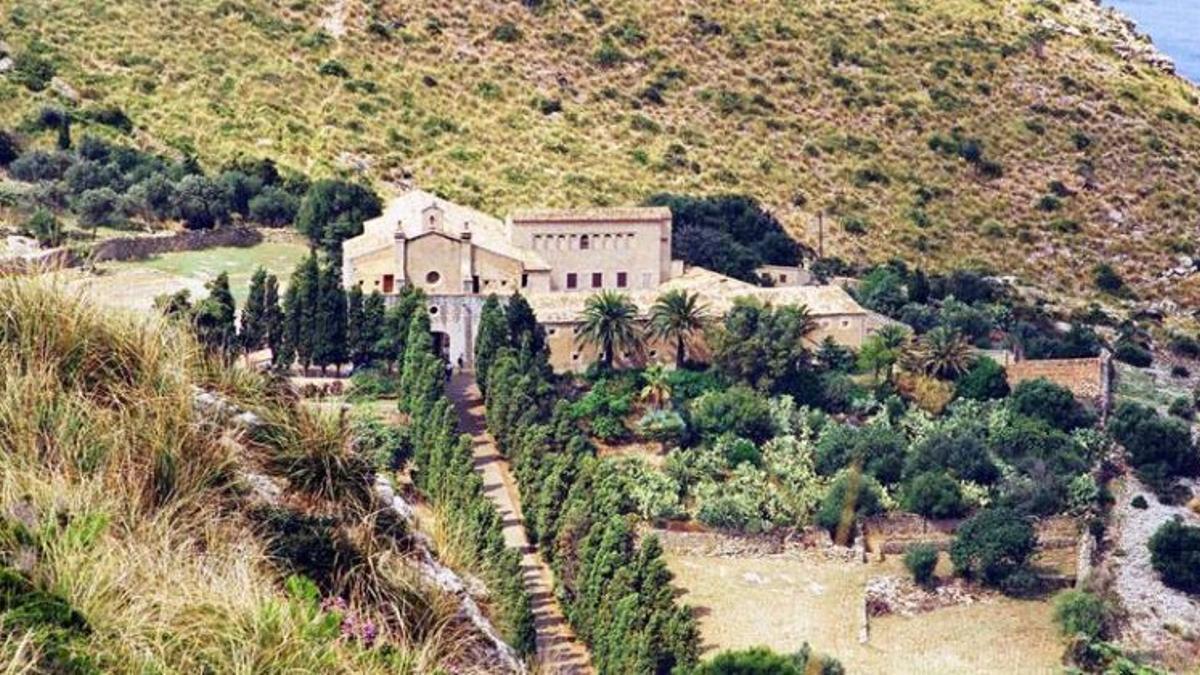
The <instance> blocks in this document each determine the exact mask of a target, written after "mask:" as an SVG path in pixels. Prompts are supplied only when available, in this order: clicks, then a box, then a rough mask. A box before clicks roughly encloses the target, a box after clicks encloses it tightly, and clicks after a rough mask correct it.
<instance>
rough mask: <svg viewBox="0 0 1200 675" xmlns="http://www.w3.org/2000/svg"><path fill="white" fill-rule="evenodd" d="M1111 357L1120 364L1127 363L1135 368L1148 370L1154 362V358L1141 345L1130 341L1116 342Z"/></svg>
mask: <svg viewBox="0 0 1200 675" xmlns="http://www.w3.org/2000/svg"><path fill="white" fill-rule="evenodd" d="M1113 356H1114V357H1115V358H1116V359H1117V360H1118V361H1120V362H1122V363H1128V364H1129V365H1131V366H1133V367H1135V368H1149V367H1150V364H1151V363H1153V362H1154V356H1153V355H1152V354H1151V353H1150V350H1149V349H1146V348H1145V347H1143V346H1142V345H1140V344H1138V343H1136V342H1134V341H1132V340H1124V339H1122V340H1118V341H1117V344H1116V348H1115V349H1114V350H1113Z"/></svg>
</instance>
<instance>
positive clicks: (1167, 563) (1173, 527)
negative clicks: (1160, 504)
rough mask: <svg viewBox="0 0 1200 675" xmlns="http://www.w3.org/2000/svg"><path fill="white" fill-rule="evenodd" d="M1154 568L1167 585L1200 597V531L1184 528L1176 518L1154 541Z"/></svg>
mask: <svg viewBox="0 0 1200 675" xmlns="http://www.w3.org/2000/svg"><path fill="white" fill-rule="evenodd" d="M1149 548H1150V564H1151V565H1153V566H1154V571H1156V572H1158V574H1159V575H1160V576H1161V577H1162V580H1163V583H1165V584H1166V585H1168V586H1170V587H1172V588H1177V589H1179V590H1181V591H1185V592H1187V593H1200V527H1192V526H1190V525H1184V524H1183V521H1182V520H1181V519H1180V518H1179V517H1178V516H1176V517H1175V518H1174V519H1172V520H1170V521H1167V522H1166V523H1163V524H1162V526H1161V527H1159V528H1158V530H1157V531H1155V533H1154V536H1152V537H1150V544H1149Z"/></svg>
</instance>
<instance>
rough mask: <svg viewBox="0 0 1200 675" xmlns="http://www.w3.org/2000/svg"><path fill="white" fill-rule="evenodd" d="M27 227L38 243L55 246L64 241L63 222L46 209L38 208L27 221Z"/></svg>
mask: <svg viewBox="0 0 1200 675" xmlns="http://www.w3.org/2000/svg"><path fill="white" fill-rule="evenodd" d="M25 229H26V231H28V232H29V234H30V235H32V236H33V238H35V239H37V242H38V244H40V245H42V246H45V247H50V248H53V247H55V246H59V245H61V244H62V242H63V231H62V224H61V223H59V222H58V218H55V217H54V214H53V213H50V212H49V211H47V210H46V209H38V210H37V211H35V212H34V213H33V215H32V216H30V217H29V220H28V221H26V223H25Z"/></svg>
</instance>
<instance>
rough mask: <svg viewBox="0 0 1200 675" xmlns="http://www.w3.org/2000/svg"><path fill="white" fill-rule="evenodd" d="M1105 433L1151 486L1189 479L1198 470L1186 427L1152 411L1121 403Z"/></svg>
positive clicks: (1189, 432) (1194, 452)
mask: <svg viewBox="0 0 1200 675" xmlns="http://www.w3.org/2000/svg"><path fill="white" fill-rule="evenodd" d="M1108 431H1109V433H1110V434H1112V436H1113V438H1115V439H1116V440H1117V442H1119V443H1121V444H1122V445H1123V446H1125V450H1126V451H1127V452H1128V453H1129V459H1130V461H1131V463H1132V464H1133V465H1134V467H1136V468H1137V470H1138V472H1139V473H1140V474H1142V476H1143V477H1144V478H1146V479H1148V480H1150V481H1151V482H1154V483H1161V482H1162V481H1165V480H1167V479H1169V478H1171V477H1174V476H1179V475H1191V474H1193V473H1194V472H1195V471H1196V470H1197V468H1200V466H1198V465H1200V462H1198V461H1197V457H1196V449H1195V447H1193V445H1192V434H1191V431H1190V429H1189V428H1188V425H1187V424H1186V423H1184V422H1182V421H1180V420H1178V419H1171V418H1166V417H1162V416H1161V415H1159V414H1158V412H1156V411H1155V410H1154V409H1152V408H1149V407H1147V406H1144V405H1140V404H1137V403H1130V402H1128V401H1126V402H1122V403H1121V404H1120V405H1118V406H1117V409H1116V411H1115V412H1114V413H1113V416H1112V419H1110V420H1109V422H1108Z"/></svg>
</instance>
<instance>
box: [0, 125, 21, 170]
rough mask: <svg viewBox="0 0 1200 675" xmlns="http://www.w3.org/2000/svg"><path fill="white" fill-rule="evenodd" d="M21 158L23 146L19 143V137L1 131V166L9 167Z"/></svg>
mask: <svg viewBox="0 0 1200 675" xmlns="http://www.w3.org/2000/svg"><path fill="white" fill-rule="evenodd" d="M20 156H21V144H20V143H18V142H17V137H16V136H14V135H13V134H12V133H10V132H8V131H4V130H3V129H0V166H8V165H9V164H11V163H12V161H13V160H15V159H16V158H17V157H20Z"/></svg>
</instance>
